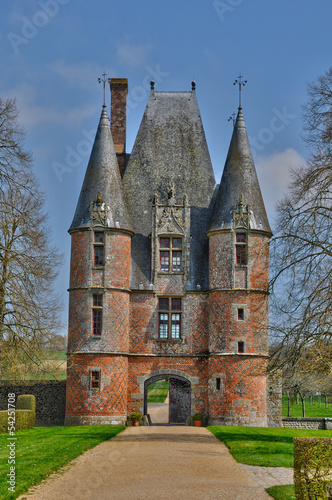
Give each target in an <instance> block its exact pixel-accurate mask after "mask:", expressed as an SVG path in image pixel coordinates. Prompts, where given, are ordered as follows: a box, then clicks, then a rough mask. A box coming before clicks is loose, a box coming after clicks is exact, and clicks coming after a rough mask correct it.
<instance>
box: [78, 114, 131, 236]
mask: <svg viewBox="0 0 332 500" xmlns="http://www.w3.org/2000/svg"><path fill="white" fill-rule="evenodd" d="M98 193H101V195H102V199H103V201H104V202H105V204H106V205H108V207H109V211H108V221H107V225H108V227H110V228H121V229H126V230H129V231H132V225H131V222H130V218H129V216H128V211H127V208H126V205H125V202H124V199H123V193H122V186H121V177H120V172H119V167H118V162H117V158H116V154H115V151H114V144H113V139H112V135H111V130H110V124H109V119H108V116H107V112H106V106H105V105H104V106H103V109H102V113H101V117H100V121H99V125H98V129H97V133H96V137H95V140H94V144H93V147H92V151H91V156H90V160H89V163H88V167H87V170H86V173H85V178H84V182H83V186H82V190H81V194H80V197H79V200H78V203H77V207H76V212H75V215H74V219H73V222H72V224H71V226H70V229H69V231H72V230H74V229H78V228H84V227H89V225H90V204H91V202H92V201H95V200H96V199H97V195H98Z"/></svg>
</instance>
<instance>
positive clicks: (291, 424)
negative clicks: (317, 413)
mask: <svg viewBox="0 0 332 500" xmlns="http://www.w3.org/2000/svg"><path fill="white" fill-rule="evenodd" d="M282 426H283V427H287V428H290V429H313V430H318V429H323V430H325V429H326V430H332V418H303V417H298V418H297V417H283V419H282Z"/></svg>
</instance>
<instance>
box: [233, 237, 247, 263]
mask: <svg viewBox="0 0 332 500" xmlns="http://www.w3.org/2000/svg"><path fill="white" fill-rule="evenodd" d="M235 253H236V264H237V265H238V266H245V265H246V264H247V235H246V234H245V233H236V244H235Z"/></svg>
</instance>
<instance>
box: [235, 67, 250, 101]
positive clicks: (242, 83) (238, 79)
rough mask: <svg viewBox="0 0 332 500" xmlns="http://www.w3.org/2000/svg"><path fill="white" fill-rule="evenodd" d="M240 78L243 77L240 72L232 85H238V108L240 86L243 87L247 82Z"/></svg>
mask: <svg viewBox="0 0 332 500" xmlns="http://www.w3.org/2000/svg"><path fill="white" fill-rule="evenodd" d="M242 78H243V75H241V73H240V74H239V76H238V77H237V79H236V80H235V82H234V83H233V85H236V84H238V86H239V108H241V91H242V87H244V86H245V84H246V83H247V80H242Z"/></svg>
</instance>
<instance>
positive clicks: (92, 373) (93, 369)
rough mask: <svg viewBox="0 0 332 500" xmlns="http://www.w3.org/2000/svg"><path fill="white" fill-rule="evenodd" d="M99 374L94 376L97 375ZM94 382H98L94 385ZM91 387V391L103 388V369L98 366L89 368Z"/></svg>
mask: <svg viewBox="0 0 332 500" xmlns="http://www.w3.org/2000/svg"><path fill="white" fill-rule="evenodd" d="M97 374H98V376H97V377H96V378H94V376H95V375H97ZM94 384H97V385H96V386H94ZM89 389H90V391H100V390H101V370H100V369H97V368H91V369H90V370H89Z"/></svg>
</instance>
